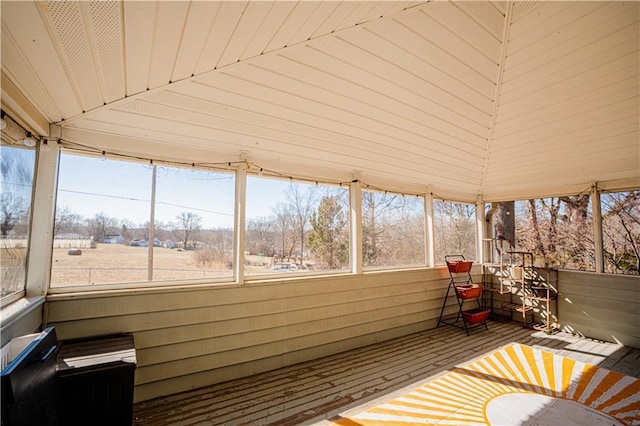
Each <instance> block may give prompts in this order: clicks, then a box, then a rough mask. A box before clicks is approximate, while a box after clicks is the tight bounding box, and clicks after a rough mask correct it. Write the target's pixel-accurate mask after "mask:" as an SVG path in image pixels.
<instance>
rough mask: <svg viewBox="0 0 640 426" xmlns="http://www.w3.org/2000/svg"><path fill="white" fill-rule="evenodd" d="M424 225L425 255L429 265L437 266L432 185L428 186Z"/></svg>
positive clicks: (425, 198) (425, 199)
mask: <svg viewBox="0 0 640 426" xmlns="http://www.w3.org/2000/svg"><path fill="white" fill-rule="evenodd" d="M424 222H425V223H424V226H425V233H424V234H425V238H426V239H427V240H426V242H425V248H426V250H425V252H426V253H425V255H426V259H425V260H426V263H427V266H428V267H431V268H433V267H435V266H436V238H435V235H434V219H433V193H432V191H431V185H429V186H427V194H426V195H425V197H424Z"/></svg>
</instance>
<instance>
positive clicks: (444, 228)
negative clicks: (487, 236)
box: [433, 200, 476, 264]
mask: <svg viewBox="0 0 640 426" xmlns="http://www.w3.org/2000/svg"><path fill="white" fill-rule="evenodd" d="M475 221H476V208H475V205H474V204H469V203H455V202H452V201H441V200H434V202H433V222H434V224H433V227H434V230H433V232H434V234H435V235H434V238H435V258H436V264H443V263H445V256H448V255H463V256H464V257H465V259H467V260H475V259H476V226H475Z"/></svg>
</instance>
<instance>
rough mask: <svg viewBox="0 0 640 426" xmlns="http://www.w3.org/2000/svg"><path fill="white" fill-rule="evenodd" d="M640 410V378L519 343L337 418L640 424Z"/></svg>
mask: <svg viewBox="0 0 640 426" xmlns="http://www.w3.org/2000/svg"><path fill="white" fill-rule="evenodd" d="M639 412H640V379H636V378H634V377H630V376H625V375H623V374H620V373H617V372H613V371H609V370H606V369H603V368H599V367H596V366H593V365H589V364H585V363H583V362H580V361H575V360H572V359H569V358H565V357H562V356H559V355H555V354H552V353H550V352H545V351H541V350H538V349H535V348H532V347H529V346H525V345H521V344H511V345H509V346H506V347H504V348H502V349H500V350H498V351H496V352H494V353H492V354H490V355H487V356H484V357H482V358H480V359H477V360H475V361H473V362H471V363H469V364H467V365H464V366H461V367H456V368H454V369H453V370H451V371H450V372H448V373H446V374H445V375H443V376H441V377H439V378H436V379H434V380H433V381H431V382H428V383H426V384H424V385H422V386H420V387H418V388H417V389H414V390H413V391H411V392H409V393H406V394H404V395H402V396H400V397H399V398H396V399H393V400H391V401H387V402H384V403H382V404H380V405H377V406H375V407H372V408H369V409H367V410H366V411H363V412H361V413H358V414H355V415H351V416H348V417H342V418H338V419H333V420H332V422H333V423H334V424H338V425H342V426H346V425H349V426H356V425H361V426H374V425H376V426H377V425H385V426H387V425H411V424H455V425H477V424H530V423H536V424H554V423H555V422H557V421H562V424H570V423H573V424H585V422H586V423H587V424H603V425H604V424H609V425H611V424H623V425H640V418H639Z"/></svg>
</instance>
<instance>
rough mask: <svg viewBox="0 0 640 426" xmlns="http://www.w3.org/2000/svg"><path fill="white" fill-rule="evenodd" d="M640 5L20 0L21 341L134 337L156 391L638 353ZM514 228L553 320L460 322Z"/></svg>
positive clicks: (6, 181)
mask: <svg viewBox="0 0 640 426" xmlns="http://www.w3.org/2000/svg"><path fill="white" fill-rule="evenodd" d="M639 6H640V4H639V3H637V2H633V1H630V2H621V1H615V2H580V1H574V2H554V1H549V2H546V1H468V2H467V1H465V2H455V1H454V2H447V1H435V2H409V1H380V2H374V1H336V2H334V1H301V2H295V1H248V2H244V1H175V2H173V1H171V2H169V1H167V2H165V1H108V2H104V1H4V0H3V1H2V3H1V4H0V16H1V20H2V55H1V62H2V76H1V77H2V80H1V85H2V99H1V101H2V150H1V160H2V212H1V214H2V217H1V225H2V239H1V242H2V246H1V247H0V250H1V254H2V308H1V309H2V312H1V315H2V317H1V318H2V329H1V343H2V345H3V346H5V345H7V344H8V343H9V342H10V341H11V340H12V339H13V338H16V337H19V336H23V335H26V334H31V333H34V332H39V331H41V330H44V329H46V328H48V327H54V328H55V331H56V334H57V338H58V339H59V340H61V341H65V340H68V341H70V340H73V339H84V338H93V337H98V336H106V335H114V334H120V333H122V334H125V335H128V336H132V337H133V341H134V343H135V354H136V369H135V389H134V401H135V403H136V404H138V406H140V407H141V406H142V405H143V404H145V403H149V401H153V400H156V399H157V398H162V397H167V396H170V395H175V394H180V393H182V392H188V391H191V390H194V389H201V388H204V387H206V386H211V385H216V384H222V383H227V382H229V381H233V380H243V379H246V378H247V377H252V375H255V374H267V373H268V372H270V371H274V370H277V369H281V368H293V366H296V365H298V364H299V363H303V362H313V361H314V360H318V359H321V358H323V357H330V356H338V354H341V353H345V351H350V350H356V351H357V350H360V351H362V348H366V347H368V345H375V344H381V342H388V341H393V339H407V338H410V337H409V336H415V333H430V334H429V335H428V336H430V337H429V339H432V338H433V339H436V336H437V335H438V333H440V334H441V335H442V336H446V340H448V341H450V344H455V345H465V339H469V340H467V342H475V343H474V345H476V346H474V348H483V349H484V351H485V352H486V351H488V350H489V349H494V348H489V347H488V346H486V344H487V342H488V341H489V340H491V339H494V340H495V335H493V334H489V333H492V328H493V329H495V330H502V331H499V333H502V334H501V336H502V337H501V338H500V339H498V340H499V341H500V342H501V343H500V344H506V343H507V341H504V340H503V339H502V338H503V337H504V336H505V335H507V334H510V333H512V332H513V334H514V336H515V335H519V333H523V331H522V330H527V331H526V333H531V330H529V329H528V328H527V329H525V328H523V327H522V325H523V324H522V323H523V322H524V324H525V325H527V326H528V325H531V324H533V323H535V322H537V321H542V322H544V323H546V324H547V325H549V326H552V327H551V328H552V329H551V330H549V329H547V330H546V331H547V334H545V336H547V337H546V338H548V339H552V336H553V333H564V334H563V336H565V335H566V336H584V337H587V338H590V339H597V340H598V341H602V342H609V343H610V344H612V345H615V348H617V349H620V350H622V349H621V348H640V327H639V324H640V310H639V306H640V276H639V274H640V91H639V79H640V61H639V58H640V51H639V48H638V46H639V45H640V35H639V19H640V9H639ZM497 241H499V242H500V244H503V243H502V242H503V241H507V246H506V247H507V249H506V251H511V252H518V253H520V252H526V253H531V258H530V259H531V262H530V263H531V264H530V265H529V266H530V267H531V268H536V270H540V271H549V274H550V275H549V276H550V277H551V276H552V278H549V282H548V283H547V284H549V283H552V284H553V289H554V291H555V292H556V297H555V298H554V300H553V307H552V309H551V310H548V309H547V310H544V309H542V308H540V309H536V310H535V311H534V312H532V314H531V316H530V317H525V315H524V313H522V317H525V318H521V317H520V313H519V312H517V311H515V312H510V313H509V315H508V317H509V318H508V319H513V320H514V322H513V323H509V322H508V321H507V322H500V321H496V319H497V315H491V316H490V320H489V321H488V328H487V329H477V330H473V331H472V332H471V333H470V334H471V335H470V336H467V334H465V332H464V330H455V329H450V328H449V327H442V326H439V325H441V324H440V319H441V318H440V317H441V316H442V313H443V311H444V310H446V312H447V313H455V310H456V309H458V307H457V306H456V302H455V300H453V299H448V298H447V296H448V294H449V293H448V286H449V284H450V281H451V279H450V273H449V269H448V268H447V264H446V262H445V261H446V260H447V259H448V258H450V256H463V257H464V260H468V261H473V267H472V269H471V271H470V275H469V276H470V277H472V280H473V282H474V283H477V284H479V285H485V286H487V285H488V283H489V282H492V283H493V282H494V281H496V280H498V281H499V280H500V277H499V275H500V273H498V272H496V271H495V270H490V269H488V268H487V267H486V265H483V264H487V263H489V259H490V258H491V257H492V256H494V255H495V254H496V251H497V250H496V249H495V247H494V244H495V243H496V242H497ZM487 280H488V281H487ZM509 293H510V297H511V290H509ZM513 297H515V298H516V301H517V303H520V301H521V300H523V298H522V294H518V293H517V290H516V289H514V290H513ZM501 298H502V293H501V292H498V295H495V294H494V295H492V296H490V297H489V299H490V300H491V302H492V305H491V306H492V308H491V313H492V314H497V312H495V309H494V307H495V306H498V304H499V303H501V302H502V300H501ZM510 301H511V300H510ZM486 303H487V300H486V298H485V300H483V304H485V305H486ZM501 314H503V312H501ZM499 319H501V320H504V319H505V318H504V315H500V318H499ZM507 324H511V325H507ZM505 327H506V328H505ZM509 327H511V328H509ZM509 330H511V331H509ZM513 330H515V331H513ZM483 335H484V336H485V337H483ZM528 335H529V334H527V336H528ZM489 336H494V337H489ZM522 336H524V334H523V335H522ZM522 336H521V337H522ZM523 338H524V337H523ZM527 338H528V337H527ZM567 338H573V337H567ZM501 339H502V340H501ZM514 339H515V337H514ZM529 343H530V342H529ZM483 345H484V346H483ZM612 347H613V346H612ZM398 350H401V349H398ZM478 350H479V349H478ZM481 354H482V353H475V355H474V354H468V357H467V358H464V359H462V358H460V359H458V361H461V360H464V361H471V360H472V359H473V358H474V357H477V356H479V355H481ZM471 355H474V356H471ZM637 368H638V364H635V366H633V367H632V368H631V369H630V370H628V371H626V372H625V373H626V374H628V375H631V376H638V374H639V373H640V372H639V371H638V370H637ZM405 385H406V383H405ZM398 387H401V386H400V384H398ZM372 389H373V388H372ZM282 391H283V392H285V393H286V389H284V390H282ZM360 391H361V392H360V394H361V395H362V396H363V399H365V400H366V399H367V398H369V399H370V400H371V399H373V398H380V397H382V395H383V394H384V392H378V391H373V390H371V392H367V387H366V383H365V384H364V385H363V387H362V389H360ZM274 392H276V391H274ZM284 400H285V402H286V398H285V399H284ZM282 404H285V403H282ZM354 404H355V402H354V401H353V400H350V401H347V402H345V403H344V404H343V405H340V404H335V405H331V404H329V405H327V407H328V408H327V409H326V410H324V411H322V410H320V409H317V410H316V409H315V408H314V409H311V408H309V407H310V406H305V405H304V404H300V405H299V406H298V409H297V410H298V411H297V414H296V415H297V417H296V416H295V415H293V414H292V413H291V412H288V413H287V414H286V415H283V416H282V417H280V418H278V417H277V416H276V417H268V418H267V417H264V418H263V417H255V418H252V417H245V418H242V417H240V418H236V419H232V420H228V421H227V423H228V424H240V423H243V422H245V423H251V424H266V423H278V422H279V421H280V424H286V422H284V421H282V420H283V419H285V418H288V419H290V421H291V422H293V423H296V422H300V423H302V422H308V421H311V420H313V419H316V420H317V419H324V418H329V417H331V416H333V415H337V414H338V413H339V410H340V408H341V407H346V406H349V405H352V406H354ZM278 407H280V406H278V405H274V407H272V408H273V410H277V409H279V408H278ZM156 408H157V407H156ZM300 413H307V415H306V416H301V414H300ZM270 415H271V416H273V413H271V414H270ZM291 419H294V420H295V421H294V420H291ZM618 420H619V421H622V420H620V419H619V418H618ZM207 421H209V422H210V423H212V424H214V423H216V422H215V419H213V420H212V419H210V418H208V420H207ZM635 421H638V420H637V418H636V419H635ZM143 423H144V422H143V421H141V424H143ZM205 423H206V421H205ZM223 423H224V422H223ZM362 424H365V423H362Z"/></svg>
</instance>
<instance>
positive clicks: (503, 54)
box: [480, 0, 513, 194]
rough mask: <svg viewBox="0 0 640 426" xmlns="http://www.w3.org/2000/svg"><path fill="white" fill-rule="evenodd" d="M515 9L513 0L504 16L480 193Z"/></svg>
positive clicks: (489, 149) (484, 176) (487, 160)
mask: <svg viewBox="0 0 640 426" xmlns="http://www.w3.org/2000/svg"><path fill="white" fill-rule="evenodd" d="M512 10H513V0H510V1H509V2H508V3H507V11H506V13H505V16H504V30H503V36H502V40H503V41H502V48H501V49H500V66H499V68H498V80H497V81H496V93H495V96H494V97H493V99H494V101H493V108H492V111H491V124H490V125H489V137H488V138H487V151H486V153H485V156H484V170H483V172H482V180H481V181H480V194H482V193H483V192H484V185H485V182H486V179H487V168H488V167H489V157H490V156H491V147H492V145H493V132H494V130H495V126H496V114H497V112H498V104H499V101H500V93H501V88H502V75H503V73H504V64H505V60H506V57H507V49H508V46H509V30H510V29H511V13H512Z"/></svg>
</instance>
